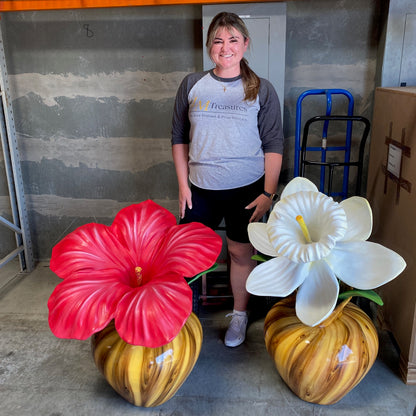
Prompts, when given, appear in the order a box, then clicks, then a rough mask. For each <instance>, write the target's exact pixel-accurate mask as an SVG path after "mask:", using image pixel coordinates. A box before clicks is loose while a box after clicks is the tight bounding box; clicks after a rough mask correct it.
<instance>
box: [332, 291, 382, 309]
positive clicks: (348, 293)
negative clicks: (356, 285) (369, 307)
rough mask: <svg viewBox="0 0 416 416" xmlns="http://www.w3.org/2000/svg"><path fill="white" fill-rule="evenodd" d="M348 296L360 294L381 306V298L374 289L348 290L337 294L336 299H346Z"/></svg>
mask: <svg viewBox="0 0 416 416" xmlns="http://www.w3.org/2000/svg"><path fill="white" fill-rule="evenodd" d="M350 296H361V297H363V298H367V299H370V300H371V301H373V302H375V303H377V305H380V306H383V305H384V303H383V300H382V299H381V297H380V295H379V294H378V293H377V292H375V291H374V290H358V289H353V290H348V291H346V292H343V293H340V294H339V295H338V299H346V298H349V297H350Z"/></svg>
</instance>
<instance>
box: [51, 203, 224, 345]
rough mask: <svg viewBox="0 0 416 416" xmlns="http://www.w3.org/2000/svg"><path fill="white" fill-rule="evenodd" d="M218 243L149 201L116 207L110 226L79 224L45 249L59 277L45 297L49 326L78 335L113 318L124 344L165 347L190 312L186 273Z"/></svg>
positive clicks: (208, 262) (207, 263)
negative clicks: (50, 292) (178, 221)
mask: <svg viewBox="0 0 416 416" xmlns="http://www.w3.org/2000/svg"><path fill="white" fill-rule="evenodd" d="M221 245H222V240H221V237H219V236H218V235H217V234H216V233H215V232H214V231H212V230H211V229H210V228H208V227H206V226H204V225H202V224H199V223H191V224H183V225H177V224H176V219H175V216H174V215H173V214H171V213H170V212H169V211H167V210H166V209H164V208H162V207H161V206H159V205H157V204H156V203H154V202H153V201H150V200H148V201H145V202H142V203H140V204H134V205H130V206H128V207H126V208H124V209H122V210H121V211H120V212H119V213H118V214H117V215H116V217H115V219H114V222H113V223H112V225H111V226H105V225H103V224H96V223H91V224H86V225H83V226H81V227H79V228H77V229H76V230H75V231H73V232H72V233H70V234H68V235H67V236H66V237H64V238H63V239H62V240H61V241H60V242H59V243H58V244H57V245H56V246H55V247H54V248H53V250H52V258H51V262H50V268H51V270H52V271H53V272H55V273H56V274H57V275H58V276H59V277H60V278H62V279H63V281H62V282H61V283H60V284H59V285H58V286H57V287H56V288H55V290H54V291H53V293H52V294H51V296H50V298H49V301H48V308H49V326H50V328H51V330H52V332H53V333H54V335H56V336H57V337H60V338H75V339H80V340H84V339H87V338H88V337H90V336H91V335H93V334H94V333H96V332H98V331H101V330H102V329H103V328H105V327H106V326H107V325H108V324H109V323H110V321H112V320H113V319H114V321H115V327H116V330H117V332H118V334H119V335H120V337H121V338H122V339H123V340H124V341H126V342H127V343H129V344H132V345H141V346H144V347H151V348H155V347H159V346H161V345H165V344H167V343H169V342H170V341H172V340H173V339H174V338H175V336H176V335H177V334H178V333H179V331H180V330H181V328H182V327H183V325H184V324H185V322H186V320H187V319H188V317H189V315H190V314H191V312H192V290H191V289H190V287H189V285H188V283H187V282H186V280H185V277H192V276H195V275H196V274H198V273H200V272H203V271H205V270H207V269H208V268H210V267H211V266H212V265H213V264H214V263H215V261H216V259H217V257H218V255H219V253H220V251H221Z"/></svg>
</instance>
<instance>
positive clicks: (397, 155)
mask: <svg viewBox="0 0 416 416" xmlns="http://www.w3.org/2000/svg"><path fill="white" fill-rule="evenodd" d="M401 163H402V149H400V147H397V146H395V145H394V144H389V157H388V160H387V170H388V171H389V172H390V173H391V174H392V175H394V176H395V177H396V178H400V168H401Z"/></svg>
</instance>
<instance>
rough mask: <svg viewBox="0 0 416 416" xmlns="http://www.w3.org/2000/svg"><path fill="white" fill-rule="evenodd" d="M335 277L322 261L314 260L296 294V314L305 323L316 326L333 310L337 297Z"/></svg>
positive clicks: (337, 287) (337, 288) (337, 290)
mask: <svg viewBox="0 0 416 416" xmlns="http://www.w3.org/2000/svg"><path fill="white" fill-rule="evenodd" d="M338 292H339V285H338V281H337V278H336V277H335V275H334V273H333V272H332V270H331V269H330V267H329V266H328V265H327V264H326V263H325V262H324V261H317V262H314V263H313V264H312V266H311V268H310V270H309V275H308V277H307V278H306V279H305V281H304V282H303V284H302V285H301V287H300V288H299V290H298V293H297V295H296V315H297V317H298V318H299V319H300V320H301V321H302V322H303V323H304V324H305V325H309V326H316V325H318V324H320V323H321V322H322V321H324V320H325V319H326V318H327V317H328V316H329V315H330V314H331V313H332V311H333V310H334V308H335V305H336V303H337V299H338Z"/></svg>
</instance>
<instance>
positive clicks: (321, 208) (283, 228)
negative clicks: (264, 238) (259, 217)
mask: <svg viewBox="0 0 416 416" xmlns="http://www.w3.org/2000/svg"><path fill="white" fill-rule="evenodd" d="M298 215H301V216H302V217H303V219H304V221H305V223H306V226H307V228H308V230H309V234H310V236H311V240H312V243H307V241H306V239H305V236H304V235H303V232H302V230H301V228H300V226H299V224H298V222H297V221H296V217H297V216H298ZM346 230H347V217H346V215H345V211H344V209H343V208H341V206H340V205H339V204H338V203H337V202H334V201H333V199H332V198H329V197H327V196H326V195H324V194H322V193H319V192H311V191H307V192H303V191H302V192H298V193H296V194H293V195H289V196H288V197H287V198H284V199H282V200H280V201H279V202H278V203H277V204H276V205H275V207H274V209H273V211H272V212H271V213H270V217H269V220H268V221H267V232H268V234H269V239H270V242H271V244H272V245H273V246H274V248H275V252H276V253H277V254H278V255H279V256H285V257H288V258H289V259H290V260H291V261H293V262H296V263H301V262H311V261H315V260H319V259H321V258H323V257H326V256H327V255H328V254H329V253H330V251H331V250H332V248H333V247H334V246H335V244H336V242H337V241H338V240H340V239H342V238H343V236H344V234H345V232H346Z"/></svg>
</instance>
